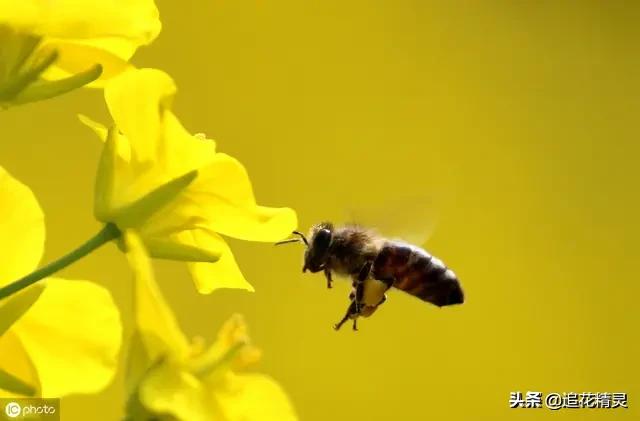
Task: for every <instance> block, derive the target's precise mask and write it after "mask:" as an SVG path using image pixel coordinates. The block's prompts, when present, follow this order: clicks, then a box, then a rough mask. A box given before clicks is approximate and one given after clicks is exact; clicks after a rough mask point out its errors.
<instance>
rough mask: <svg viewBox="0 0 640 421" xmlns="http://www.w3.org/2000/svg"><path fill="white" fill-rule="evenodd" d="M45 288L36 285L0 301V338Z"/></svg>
mask: <svg viewBox="0 0 640 421" xmlns="http://www.w3.org/2000/svg"><path fill="white" fill-rule="evenodd" d="M44 288H45V286H44V285H41V284H38V285H34V286H32V287H31V288H28V289H26V290H25V291H23V292H21V293H18V294H13V295H12V296H10V297H7V298H5V299H2V300H0V336H2V335H3V334H4V333H5V332H6V331H7V330H9V328H10V327H11V326H12V325H13V324H14V323H15V322H17V321H18V320H19V319H20V318H21V317H22V315H23V314H24V313H26V312H27V310H29V309H30V308H31V306H32V305H33V303H35V302H36V301H37V300H38V298H39V297H40V294H42V291H43V290H44Z"/></svg>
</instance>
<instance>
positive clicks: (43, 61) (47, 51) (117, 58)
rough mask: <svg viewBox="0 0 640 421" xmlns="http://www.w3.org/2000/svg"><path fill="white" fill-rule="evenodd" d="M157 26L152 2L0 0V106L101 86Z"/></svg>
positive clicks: (122, 67) (123, 66) (155, 33)
mask: <svg viewBox="0 0 640 421" xmlns="http://www.w3.org/2000/svg"><path fill="white" fill-rule="evenodd" d="M160 26H161V25H160V20H159V16H158V10H157V8H156V6H155V3H154V1H153V0H49V1H42V0H0V63H1V65H0V105H2V106H9V105H17V104H22V103H26V102H32V101H37V100H41V99H46V98H50V97H53V96H57V95H60V94H62V93H65V92H68V91H70V90H72V89H75V88H78V87H80V86H83V85H85V84H87V83H89V82H92V81H94V80H96V79H97V78H98V77H100V80H98V81H96V82H95V83H94V84H93V85H94V86H101V81H103V80H106V79H109V78H111V77H113V76H115V75H117V74H119V73H120V72H122V71H124V70H125V69H127V68H129V67H130V66H129V64H128V60H129V59H130V58H131V56H132V55H133V54H134V52H135V51H136V49H137V48H138V47H140V46H142V45H147V44H149V43H150V42H151V41H153V40H154V39H155V38H156V37H157V36H158V33H159V32H160Z"/></svg>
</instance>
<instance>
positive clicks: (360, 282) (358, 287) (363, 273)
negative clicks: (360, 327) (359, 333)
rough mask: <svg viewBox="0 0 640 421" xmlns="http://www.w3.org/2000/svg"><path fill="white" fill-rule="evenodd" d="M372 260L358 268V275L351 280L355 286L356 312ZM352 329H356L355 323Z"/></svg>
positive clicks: (360, 303) (359, 305)
mask: <svg viewBox="0 0 640 421" xmlns="http://www.w3.org/2000/svg"><path fill="white" fill-rule="evenodd" d="M372 265H373V263H372V262H370V261H369V262H367V263H365V264H364V266H362V269H360V273H358V277H357V278H356V279H354V281H353V287H354V288H355V304H356V308H355V310H356V313H360V309H361V307H362V297H363V296H364V281H365V280H366V279H367V278H368V277H369V272H371V266H372ZM353 328H354V330H357V329H356V327H355V323H354V326H353Z"/></svg>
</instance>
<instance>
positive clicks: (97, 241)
mask: <svg viewBox="0 0 640 421" xmlns="http://www.w3.org/2000/svg"><path fill="white" fill-rule="evenodd" d="M120 234H121V233H120V230H119V229H118V227H116V226H115V225H114V224H106V225H105V226H104V227H103V228H102V229H101V230H100V231H99V232H98V233H97V234H96V235H94V236H93V237H91V238H90V239H89V240H87V241H86V242H85V243H84V244H82V245H80V246H79V247H78V248H76V249H75V250H73V251H71V252H70V253H68V254H66V255H64V256H62V257H61V258H59V259H58V260H55V261H53V262H51V263H49V264H48V265H46V266H43V267H41V268H40V269H38V270H35V271H33V272H31V273H30V274H28V275H26V276H24V277H22V278H20V279H18V280H17V281H14V282H12V283H10V284H8V285H6V286H4V287H2V288H0V300H2V299H3V298H6V297H8V296H10V295H13V294H15V293H16V292H18V291H21V290H23V289H25V288H27V287H28V286H30V285H33V284H35V283H36V282H38V281H39V280H41V279H43V278H46V277H47V276H51V275H53V274H54V273H56V272H58V271H59V270H61V269H64V268H65V267H67V266H69V265H70V264H72V263H74V262H75V261H77V260H80V259H82V258H83V257H85V256H86V255H88V254H89V253H91V252H92V251H94V250H96V249H97V248H99V247H101V246H102V245H104V244H106V243H108V242H109V241H111V240H114V239H116V238H118V237H120Z"/></svg>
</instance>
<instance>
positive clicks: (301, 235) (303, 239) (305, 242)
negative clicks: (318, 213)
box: [293, 231, 309, 247]
mask: <svg viewBox="0 0 640 421" xmlns="http://www.w3.org/2000/svg"><path fill="white" fill-rule="evenodd" d="M293 234H295V235H299V236H300V238H302V241H304V245H305V246H307V247H308V246H309V242H308V241H307V237H305V236H304V234H303V233H301V232H298V231H294V232H293Z"/></svg>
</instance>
